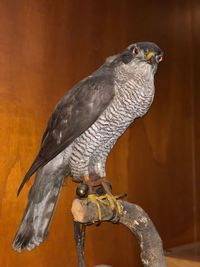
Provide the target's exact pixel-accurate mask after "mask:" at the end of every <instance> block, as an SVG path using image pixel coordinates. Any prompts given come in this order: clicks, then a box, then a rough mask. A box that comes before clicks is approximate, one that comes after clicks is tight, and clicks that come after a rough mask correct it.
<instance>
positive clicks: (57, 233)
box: [0, 0, 200, 267]
mask: <svg viewBox="0 0 200 267" xmlns="http://www.w3.org/2000/svg"><path fill="white" fill-rule="evenodd" d="M199 30H200V3H199V1H198V0H193V1H191V0H187V1H181V0H169V1H160V0H157V1H148V0H146V1H145V0H140V1H133V0H130V1H129V0H121V1H120V0H119V1H117V0H107V1H105V0H104V1H102V0H101V1H100V0H97V1H92V0H91V1H87V0H86V1H81V0H80V1H76V0H71V1H70V0H68V1H67V0H65V1H64V0H60V1H55V0H40V1H37V0H1V1H0V120H1V131H0V142H1V144H0V147H1V154H0V163H1V165H0V254H1V255H0V266H4V267H17V266H21V267H23V266H26V267H33V266H37V267H47V266H48V267H53V266H59V267H64V266H69V267H75V266H76V257H75V249H74V243H73V228H72V217H71V214H70V207H71V202H72V199H73V197H74V190H75V185H74V184H73V183H72V182H71V181H69V182H67V184H66V186H65V187H64V188H63V191H62V196H61V199H60V201H59V204H58V208H57V211H56V214H55V217H54V220H53V223H52V225H51V229H50V234H49V237H48V240H47V242H45V243H44V244H43V245H41V246H40V247H39V248H37V249H36V250H34V251H33V252H31V253H30V252H25V253H23V254H17V253H16V252H14V251H13V250H12V249H11V243H12V239H13V236H14V234H15V231H16V229H17V227H18V224H19V221H20V219H21V216H22V212H23V210H24V207H25V203H26V198H27V192H28V189H29V188H30V185H31V181H30V182H29V183H28V184H27V185H26V186H25V189H24V190H23V192H22V194H21V195H20V197H19V198H18V199H17V198H16V191H17V188H18V186H19V184H20V182H21V179H22V177H23V175H24V173H25V171H26V170H27V168H28V167H29V165H30V164H31V161H32V160H33V158H34V156H35V154H36V152H37V149H38V146H39V143H40V137H41V134H42V132H43V130H44V128H45V124H46V122H47V119H48V117H49V115H50V113H51V111H52V110H53V108H54V106H55V105H56V103H57V102H58V100H59V98H60V97H61V96H62V95H63V94H64V92H65V91H66V90H68V89H69V88H70V87H71V86H72V85H73V84H74V83H75V82H77V81H79V80H80V79H81V78H83V77H84V76H87V75H89V74H90V73H91V72H92V71H93V70H95V68H97V67H98V66H99V65H101V64H102V63H103V62H104V59H105V57H107V56H109V55H112V54H114V53H117V52H119V51H121V50H122V49H124V48H125V47H126V46H127V45H129V44H130V43H132V42H136V41H141V40H149V41H154V42H156V43H158V44H159V45H160V47H161V48H162V49H163V50H164V52H165V59H164V61H163V64H162V66H161V67H160V69H159V73H158V74H157V76H156V88H157V90H156V97H155V101H154V103H153V106H152V108H151V111H150V112H149V113H148V115H147V116H146V117H145V118H144V119H140V120H138V121H136V122H135V123H134V125H132V126H131V127H130V129H129V130H128V131H127V132H126V133H125V134H124V136H123V137H122V138H121V139H120V141H119V142H118V143H117V145H116V146H115V148H114V149H113V151H112V154H111V156H110V157H109V161H108V164H107V169H108V175H109V178H110V179H111V180H112V181H113V187H114V192H115V193H122V192H127V193H128V196H129V197H128V200H129V201H132V202H135V203H137V204H139V205H141V206H142V207H143V208H144V209H145V210H146V211H147V212H148V214H149V215H150V217H151V218H152V220H153V221H154V223H155V225H156V227H157V229H158V231H159V233H160V235H161V237H162V239H163V242H164V247H165V248H169V247H172V246H176V245H179V244H185V243H188V242H192V241H196V240H200V215H199V214H200V205H199V203H200V202H199V200H200V190H199V188H200V180H199V177H200V167H199V166H200V154H199V148H200V139H199V136H200V123H199V115H200V74H199V69H200V63H199V61H200V60H199V59H200V51H199V47H200V35H199ZM86 259H87V263H88V266H89V267H92V266H94V265H95V264H97V263H98V264H99V263H107V264H111V265H113V266H114V267H125V266H126V267H129V266H133V265H134V266H141V265H140V263H139V251H138V248H137V244H136V241H135V240H134V239H133V238H132V236H131V235H130V233H129V232H128V231H127V230H126V229H124V228H122V227H120V226H113V225H110V224H103V225H101V227H91V228H90V229H88V234H87V242H86Z"/></svg>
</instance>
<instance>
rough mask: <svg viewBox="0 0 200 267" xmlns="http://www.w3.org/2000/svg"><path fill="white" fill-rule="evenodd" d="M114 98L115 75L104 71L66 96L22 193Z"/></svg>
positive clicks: (52, 119)
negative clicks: (36, 174)
mask: <svg viewBox="0 0 200 267" xmlns="http://www.w3.org/2000/svg"><path fill="white" fill-rule="evenodd" d="M96 73H97V74H96ZM113 97H114V86H113V79H112V74H111V73H107V74H106V73H105V72H103V71H100V74H99V75H98V72H95V75H94V76H89V77H88V78H86V79H84V80H83V81H81V82H80V83H78V84H77V85H76V86H75V87H73V88H72V90H71V91H70V92H69V93H68V94H67V95H65V96H64V97H63V98H62V100H61V101H60V103H59V104H58V106H57V107H56V109H55V111H54V112H53V114H52V116H51V118H50V120H49V122H48V125H47V128H46V130H45V133H44V135H43V138H42V144H41V148H40V151H39V153H38V155H37V157H36V158H35V160H34V161H33V163H32V165H31V167H30V169H29V170H28V172H27V173H26V175H25V177H24V179H23V181H22V183H21V185H20V187H19V189H18V193H17V194H18V195H19V193H20V191H21V190H22V188H23V186H24V184H25V183H26V181H27V180H28V179H29V178H30V177H31V176H32V175H33V174H34V173H35V172H36V171H37V170H38V169H39V168H40V167H42V166H44V165H45V164H47V163H48V162H49V161H50V160H51V159H53V158H54V157H55V156H56V155H58V154H59V153H60V152H61V151H62V150H64V149H65V148H66V147H67V146H69V145H70V144H71V143H72V142H73V141H74V140H75V139H76V138H77V137H78V136H80V135H81V134H82V133H83V132H84V131H86V130H87V129H88V128H89V127H90V126H91V125H92V124H93V123H94V122H95V121H96V120H97V118H98V117H99V116H100V115H101V113H102V112H103V111H104V110H105V109H106V107H107V106H108V105H109V104H110V102H111V101H112V98H113Z"/></svg>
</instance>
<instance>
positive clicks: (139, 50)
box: [118, 42, 163, 74]
mask: <svg viewBox="0 0 200 267" xmlns="http://www.w3.org/2000/svg"><path fill="white" fill-rule="evenodd" d="M162 59H163V52H162V50H161V49H160V48H159V47H158V46H157V45H156V44H154V43H151V42H139V43H135V44H131V45H129V46H128V47H127V48H126V49H125V50H124V51H123V52H122V53H121V54H120V56H119V58H118V62H119V61H120V62H121V63H122V64H124V65H126V68H128V69H130V71H131V69H132V68H135V66H138V67H139V66H141V67H142V68H144V67H145V66H146V67H147V68H149V66H151V68H150V69H152V71H153V74H155V73H156V70H157V67H158V64H159V63H160V62H161V61H162Z"/></svg>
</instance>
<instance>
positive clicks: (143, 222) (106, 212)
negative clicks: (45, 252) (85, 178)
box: [71, 199, 167, 267]
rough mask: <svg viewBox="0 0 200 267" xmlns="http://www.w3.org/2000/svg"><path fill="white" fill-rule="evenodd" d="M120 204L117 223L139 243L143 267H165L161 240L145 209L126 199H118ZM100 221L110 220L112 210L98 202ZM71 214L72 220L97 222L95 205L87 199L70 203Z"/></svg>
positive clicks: (86, 222) (85, 222)
mask: <svg viewBox="0 0 200 267" xmlns="http://www.w3.org/2000/svg"><path fill="white" fill-rule="evenodd" d="M118 202H119V203H120V204H121V205H122V208H123V214H122V216H121V217H120V218H119V223H121V224H123V225H124V226H126V227H127V228H129V229H130V231H131V232H132V234H133V235H134V236H135V237H136V239H137V242H138V243H139V245H140V249H141V254H140V258H141V261H142V264H143V266H144V267H166V266H167V264H166V261H165V257H164V253H163V247H162V240H161V238H160V236H159V234H158V232H157V231H156V228H155V226H154V225H153V223H152V221H151V219H150V218H149V216H148V215H147V214H146V213H145V211H144V210H143V209H142V208H141V207H139V206H137V205H136V204H132V203H129V202H126V201H121V200H118ZM100 207H101V212H102V221H111V222H112V218H113V211H112V210H111V209H110V208H109V207H108V206H106V205H103V204H102V203H100ZM71 211H72V214H73V217H74V221H76V222H80V223H84V224H93V223H95V222H98V212H97V206H96V205H95V204H94V203H92V202H89V201H88V200H87V199H83V200H81V199H75V200H74V201H73V203H72V209H71Z"/></svg>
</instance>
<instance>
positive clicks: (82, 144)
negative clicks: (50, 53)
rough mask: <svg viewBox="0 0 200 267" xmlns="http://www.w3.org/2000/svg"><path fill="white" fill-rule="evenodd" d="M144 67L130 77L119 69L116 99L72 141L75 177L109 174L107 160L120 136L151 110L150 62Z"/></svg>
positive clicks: (72, 173)
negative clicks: (138, 118)
mask: <svg viewBox="0 0 200 267" xmlns="http://www.w3.org/2000/svg"><path fill="white" fill-rule="evenodd" d="M141 69H143V70H144V69H149V71H148V72H147V73H146V72H139V71H137V72H136V74H135V75H130V76H132V77H130V79H128V80H127V77H126V75H125V76H124V75H121V76H120V75H119V72H117V75H116V80H115V84H114V86H115V92H116V93H115V97H114V99H113V101H112V102H111V103H110V105H109V106H108V107H107V109H106V110H105V111H104V112H103V114H102V115H101V116H100V117H99V118H98V120H97V121H96V122H95V123H94V124H93V125H92V126H91V127H90V128H89V129H88V130H87V131H85V132H84V133H83V134H82V135H81V136H79V137H78V138H77V139H76V140H75V141H74V142H73V144H72V151H71V156H70V158H69V166H70V172H71V175H72V177H73V179H74V180H75V181H81V179H82V177H83V176H86V175H90V174H91V173H95V174H97V175H99V176H100V177H104V176H106V171H105V162H106V159H107V156H108V154H109V152H110V150H111V149H112V147H113V146H114V144H115V143H116V141H117V139H118V138H119V137H120V136H121V135H122V134H123V133H124V131H125V130H126V129H127V127H128V126H129V125H130V124H131V123H132V122H133V121H134V119H135V118H137V117H141V116H143V115H144V114H145V113H146V112H147V111H148V109H149V107H150V105H151V103H152V101H153V97H154V78H153V74H152V72H151V71H150V66H143V67H142V68H141ZM144 73H145V75H144ZM123 80H126V82H125V81H123Z"/></svg>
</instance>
